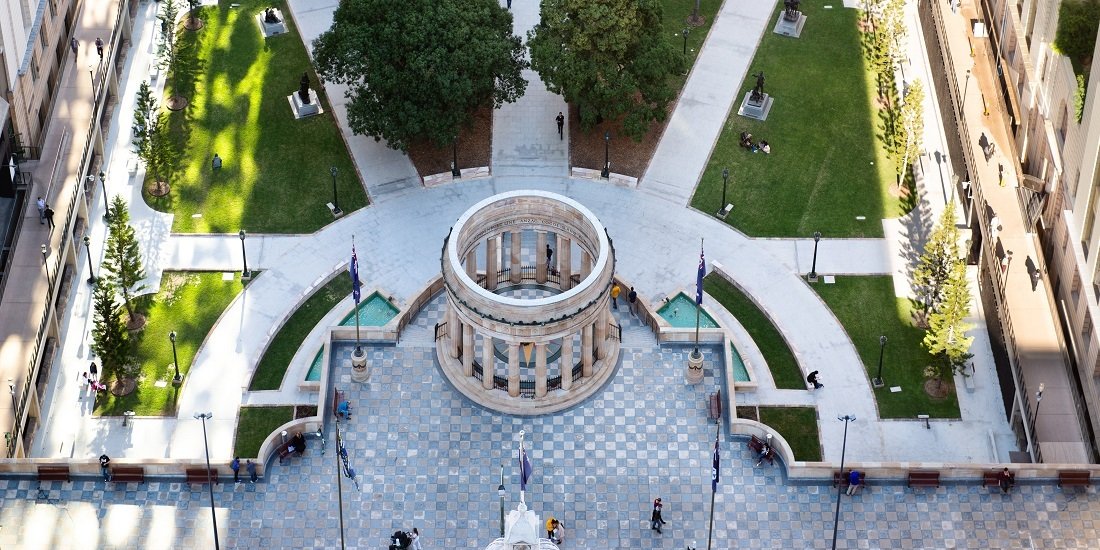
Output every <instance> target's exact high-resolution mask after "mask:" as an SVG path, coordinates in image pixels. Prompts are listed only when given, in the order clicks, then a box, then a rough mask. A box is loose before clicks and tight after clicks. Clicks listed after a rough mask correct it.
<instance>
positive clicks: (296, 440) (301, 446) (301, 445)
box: [290, 432, 306, 456]
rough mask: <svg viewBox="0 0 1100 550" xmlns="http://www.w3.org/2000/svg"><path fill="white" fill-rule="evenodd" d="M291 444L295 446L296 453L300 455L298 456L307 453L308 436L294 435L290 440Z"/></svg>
mask: <svg viewBox="0 0 1100 550" xmlns="http://www.w3.org/2000/svg"><path fill="white" fill-rule="evenodd" d="M290 444H291V445H293V446H294V451H295V452H297V453H298V456H302V455H304V454H305V453H306V436H304V435H302V432H298V433H296V434H294V437H292V438H290Z"/></svg>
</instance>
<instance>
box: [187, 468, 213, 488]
mask: <svg viewBox="0 0 1100 550" xmlns="http://www.w3.org/2000/svg"><path fill="white" fill-rule="evenodd" d="M186 472H187V483H193V484H197V485H205V484H207V483H209V480H213V481H214V483H217V482H218V470H217V469H216V468H210V470H206V469H204V468H188V469H187V470H186ZM207 475H209V476H210V477H209V478H207Z"/></svg>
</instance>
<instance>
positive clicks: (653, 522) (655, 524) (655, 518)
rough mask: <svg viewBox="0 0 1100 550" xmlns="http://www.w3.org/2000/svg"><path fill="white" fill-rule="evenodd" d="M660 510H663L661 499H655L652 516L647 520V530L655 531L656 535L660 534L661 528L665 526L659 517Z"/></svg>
mask: <svg viewBox="0 0 1100 550" xmlns="http://www.w3.org/2000/svg"><path fill="white" fill-rule="evenodd" d="M661 508H664V504H661V497H657V498H656V499H654V500H653V515H651V516H650V518H649V523H650V526H649V528H650V529H651V530H653V531H657V534H658V535H660V534H661V526H662V525H664V524H665V520H664V519H663V518H662V517H661Z"/></svg>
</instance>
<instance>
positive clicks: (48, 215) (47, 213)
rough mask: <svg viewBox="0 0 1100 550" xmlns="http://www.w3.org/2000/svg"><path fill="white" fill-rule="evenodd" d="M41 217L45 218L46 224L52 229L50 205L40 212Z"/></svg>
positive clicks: (51, 209)
mask: <svg viewBox="0 0 1100 550" xmlns="http://www.w3.org/2000/svg"><path fill="white" fill-rule="evenodd" d="M42 217H44V218H46V223H47V224H48V225H49V226H50V229H53V208H50V205H48V204H47V205H46V208H45V209H43V210H42Z"/></svg>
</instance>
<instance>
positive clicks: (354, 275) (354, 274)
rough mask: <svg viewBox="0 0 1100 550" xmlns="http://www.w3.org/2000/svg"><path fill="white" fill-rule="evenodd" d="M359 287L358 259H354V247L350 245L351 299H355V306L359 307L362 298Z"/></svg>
mask: <svg viewBox="0 0 1100 550" xmlns="http://www.w3.org/2000/svg"><path fill="white" fill-rule="evenodd" d="M359 287H360V283H359V259H358V258H356V257H355V245H351V297H352V298H354V299H355V304H356V305H359V299H360V298H361V297H362V293H361V292H360V288H359Z"/></svg>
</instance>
